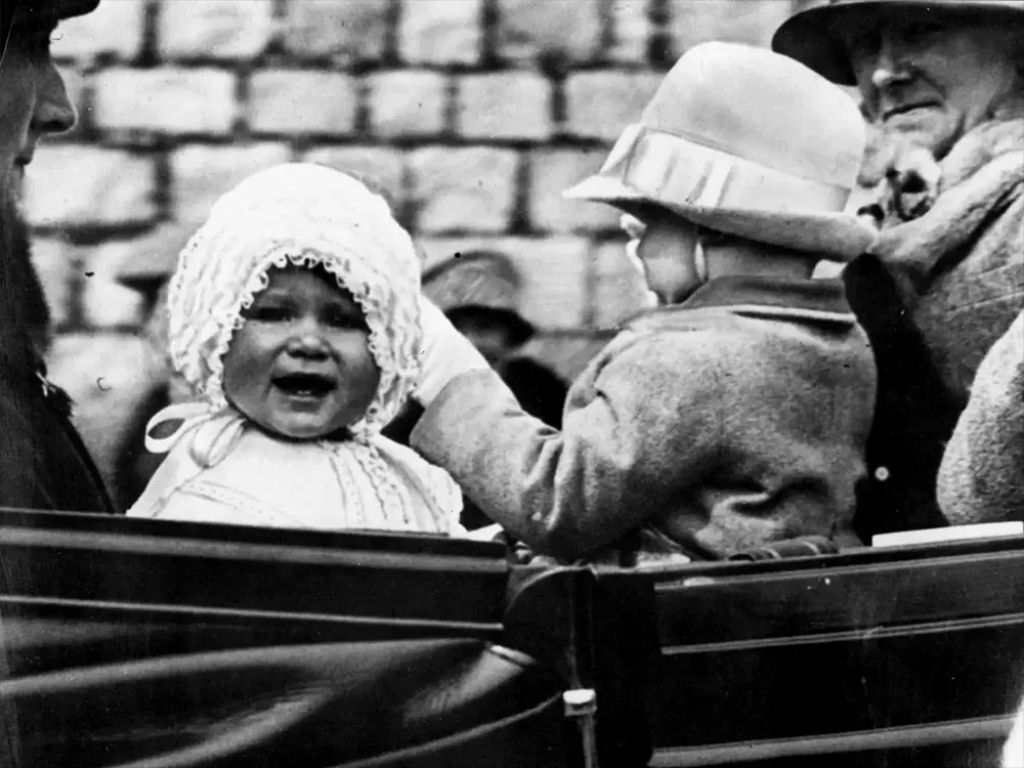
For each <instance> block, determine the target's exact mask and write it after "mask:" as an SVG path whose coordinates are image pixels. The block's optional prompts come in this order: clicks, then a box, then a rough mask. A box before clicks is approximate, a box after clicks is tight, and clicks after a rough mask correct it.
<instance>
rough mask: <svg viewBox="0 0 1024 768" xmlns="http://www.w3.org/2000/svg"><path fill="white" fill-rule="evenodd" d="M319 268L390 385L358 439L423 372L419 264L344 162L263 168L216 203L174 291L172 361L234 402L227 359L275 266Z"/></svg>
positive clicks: (383, 207)
mask: <svg viewBox="0 0 1024 768" xmlns="http://www.w3.org/2000/svg"><path fill="white" fill-rule="evenodd" d="M289 264H292V265H295V266H302V267H307V268H308V267H313V266H320V267H322V268H323V269H324V270H326V271H327V272H329V273H330V274H332V275H334V277H335V278H336V279H337V281H338V285H339V286H342V287H343V288H345V289H346V290H348V291H349V292H350V293H351V294H352V296H353V297H354V298H355V300H356V302H357V303H358V304H359V306H360V307H361V308H362V310H363V313H364V314H365V316H366V324H367V326H368V327H369V330H370V334H369V348H370V352H371V354H372V355H373V357H374V360H375V361H376V362H377V366H378V367H379V368H380V374H381V376H380V385H379V386H378V387H377V393H376V395H375V396H374V399H373V401H372V403H371V404H370V407H369V408H368V409H367V412H366V414H365V415H364V416H363V418H362V419H361V420H360V421H358V422H356V424H354V425H352V431H353V433H354V434H356V435H358V436H364V437H365V436H368V435H372V434H375V433H377V432H379V431H380V429H381V428H382V427H383V426H384V425H385V424H387V423H388V421H390V420H391V418H392V417H393V416H394V415H395V413H396V412H397V411H398V409H399V407H400V406H401V405H402V403H403V402H404V401H405V400H406V398H407V397H408V396H409V394H410V393H411V391H412V389H413V387H414V386H415V383H416V380H417V378H418V376H419V360H418V357H417V354H416V353H417V350H418V349H419V346H420V322H419V288H420V280H419V272H420V267H419V261H418V258H417V255H416V250H415V247H414V246H413V243H412V240H411V239H410V237H409V234H408V233H407V232H406V231H405V230H404V229H402V227H401V226H400V225H399V224H398V222H397V221H395V219H394V218H393V217H392V215H391V211H390V209H389V208H388V204H387V202H386V201H385V200H384V198H382V197H381V196H380V195H377V194H374V193H372V192H371V191H370V190H369V189H367V188H366V186H364V185H363V184H362V183H361V182H359V181H357V180H356V179H354V178H353V177H351V176H348V175H347V174H344V173H342V172H340V171H336V170H333V169H331V168H327V167H325V166H321V165H315V164H312V163H287V164H284V165H278V166H275V167H273V168H270V169H268V170H265V171H260V172H258V173H256V174H253V175H252V176H250V177H249V178H247V179H246V180H245V181H243V182H242V183H240V184H239V185H238V186H236V187H235V188H234V189H232V190H231V191H230V192H228V193H227V194H225V195H223V196H222V197H221V198H220V199H219V200H217V202H216V203H215V204H214V205H213V207H212V209H211V210H210V216H209V218H208V219H207V220H206V223H205V224H203V226H202V227H200V228H199V230H197V231H196V233H195V234H194V235H193V236H192V237H191V239H190V240H189V241H188V243H187V244H186V245H185V247H184V249H182V251H181V253H180V254H179V255H178V265H177V269H176V270H175V272H174V276H173V277H172V278H171V283H170V289H169V295H168V313H169V321H170V323H169V325H170V327H169V336H170V352H171V360H172V362H173V363H174V366H175V368H177V369H178V371H180V372H181V374H182V375H183V376H184V377H185V379H186V380H187V381H188V383H189V384H190V385H191V386H192V388H193V389H194V390H195V391H196V392H197V393H198V394H199V395H201V396H202V397H203V398H204V399H205V400H207V401H208V403H209V404H210V407H211V409H212V410H215V409H219V408H223V407H224V406H225V405H226V404H227V401H226V399H225V396H224V390H223V376H224V365H223V357H224V354H225V352H227V350H228V346H229V344H230V342H231V337H232V335H233V334H234V332H235V330H237V329H238V328H241V326H242V323H243V322H244V321H243V319H242V311H243V309H245V308H247V307H249V306H250V305H251V304H252V301H253V297H254V296H255V295H256V294H257V293H259V292H260V291H261V290H263V289H264V288H265V287H266V286H267V282H268V277H267V272H268V271H269V270H270V269H271V268H273V267H284V266H287V265H289Z"/></svg>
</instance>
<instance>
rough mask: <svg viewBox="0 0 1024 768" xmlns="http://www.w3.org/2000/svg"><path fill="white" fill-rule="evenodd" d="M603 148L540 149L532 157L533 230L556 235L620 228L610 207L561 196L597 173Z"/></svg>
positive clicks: (530, 199)
mask: <svg viewBox="0 0 1024 768" xmlns="http://www.w3.org/2000/svg"><path fill="white" fill-rule="evenodd" d="M607 156H608V152H607V150H604V149H575V148H573V149H538V150H536V151H534V152H532V153H531V154H530V187H529V206H528V211H529V217H530V226H531V227H532V228H533V229H538V230H548V231H554V232H572V231H578V230H588V231H595V230H608V229H615V228H616V227H617V226H618V220H619V213H618V211H617V210H616V209H615V208H613V207H612V206H610V205H606V204H604V203H595V202H591V201H589V200H567V199H565V198H564V197H562V192H564V191H565V190H566V189H568V188H569V187H572V186H574V185H575V184H577V183H579V182H580V181H583V179H585V178H586V177H587V176H589V175H591V174H593V173H596V172H597V171H598V170H599V169H600V168H601V164H602V163H604V160H605V158H606V157H607Z"/></svg>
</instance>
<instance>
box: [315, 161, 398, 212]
mask: <svg viewBox="0 0 1024 768" xmlns="http://www.w3.org/2000/svg"><path fill="white" fill-rule="evenodd" d="M302 159H303V160H305V161H307V162H311V163H321V164H322V165H327V166H330V167H331V168H337V169H338V170H339V171H348V172H351V173H354V174H357V175H359V176H361V177H364V178H365V179H366V180H367V181H368V182H369V183H370V186H375V185H376V186H379V187H380V188H381V191H382V192H383V194H384V197H385V198H386V199H387V201H388V203H389V205H390V206H391V209H392V210H395V211H397V210H398V209H399V207H400V206H401V205H402V203H403V201H404V200H405V184H404V173H405V157H404V155H403V154H402V152H401V151H399V150H397V149H391V148H390V147H361V146H346V147H317V148H315V149H312V150H310V151H309V152H307V153H306V154H305V155H304V156H303V158H302Z"/></svg>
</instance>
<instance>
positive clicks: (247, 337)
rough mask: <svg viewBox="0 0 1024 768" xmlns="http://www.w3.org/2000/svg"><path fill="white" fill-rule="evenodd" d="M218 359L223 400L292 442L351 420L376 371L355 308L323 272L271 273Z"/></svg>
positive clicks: (364, 403)
mask: <svg viewBox="0 0 1024 768" xmlns="http://www.w3.org/2000/svg"><path fill="white" fill-rule="evenodd" d="M243 317H244V319H245V323H244V325H243V326H242V327H241V328H240V329H239V330H238V331H236V332H235V335H234V337H233V338H232V339H231V346H230V347H229V348H228V351H227V354H226V355H224V393H225V395H226V396H227V399H228V401H229V402H230V403H231V404H232V405H234V406H235V407H236V408H237V409H238V410H239V411H241V412H242V413H244V414H245V415H246V416H248V417H249V418H250V419H252V420H253V421H254V422H256V423H257V424H259V425H260V426H261V427H263V428H264V429H266V430H268V431H270V432H274V433H277V434H279V435H283V436H285V437H291V438H295V439H313V438H317V437H323V436H325V435H329V434H331V433H332V432H336V431H338V430H339V429H342V428H343V427H347V426H350V425H351V424H353V423H354V422H356V421H358V420H359V419H360V418H361V417H362V416H363V415H364V414H365V413H366V409H367V408H368V407H369V405H370V403H371V402H372V401H373V397H374V394H375V393H376V391H377V386H378V384H379V383H380V370H379V369H378V368H377V363H376V362H375V361H374V359H373V355H372V354H371V353H370V348H369V345H368V340H369V331H368V329H367V326H366V321H365V318H364V316H363V312H362V309H361V308H360V307H359V305H358V304H357V303H356V302H355V300H354V299H353V298H352V296H351V295H349V294H348V293H347V292H345V291H342V290H340V289H339V288H338V287H337V284H336V283H335V281H334V278H333V277H330V276H329V275H327V274H326V273H321V272H319V271H311V270H308V269H297V268H291V269H275V270H272V271H271V272H270V274H269V284H268V285H267V288H266V289H265V290H264V291H261V292H260V293H259V294H257V296H256V297H255V300H254V301H253V304H252V306H251V307H250V308H249V309H248V310H246V311H245V313H244V315H243Z"/></svg>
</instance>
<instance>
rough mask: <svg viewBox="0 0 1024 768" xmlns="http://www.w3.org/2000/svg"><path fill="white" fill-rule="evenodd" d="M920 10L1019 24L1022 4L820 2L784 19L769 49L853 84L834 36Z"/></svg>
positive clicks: (1010, 0)
mask: <svg viewBox="0 0 1024 768" xmlns="http://www.w3.org/2000/svg"><path fill="white" fill-rule="evenodd" d="M916 9H922V10H927V11H928V12H929V13H931V14H944V15H945V14H952V15H956V16H959V17H961V18H963V17H967V18H971V17H973V18H978V17H979V16H987V17H992V18H994V19H1005V20H1006V21H1007V22H1008V23H1021V22H1024V0H820V2H819V3H818V4H817V5H816V6H814V7H811V8H807V9H805V10H803V11H800V12H799V13H796V14H794V15H793V16H791V17H789V18H788V19H787V20H786V21H784V22H783V23H782V24H781V25H780V26H779V28H778V29H777V30H776V31H775V35H774V36H773V37H772V50H774V51H776V52H778V53H782V54H785V55H786V56H792V57H793V58H794V59H796V60H797V61H799V62H801V63H802V64H806V65H807V66H808V67H810V68H811V69H813V70H814V71H815V72H817V73H818V74H820V75H823V76H824V77H827V78H828V79H829V80H831V81H832V82H834V83H841V84H842V85H855V84H856V80H855V78H854V76H853V69H852V68H851V66H850V58H849V56H848V55H847V53H846V47H845V45H844V44H843V42H842V40H841V39H840V38H839V37H838V35H837V30H838V29H840V28H847V29H848V28H849V27H850V26H851V25H856V24H858V23H861V22H862V21H864V20H868V19H871V18H875V17H877V16H879V15H880V14H882V13H905V12H908V11H912V10H916Z"/></svg>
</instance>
